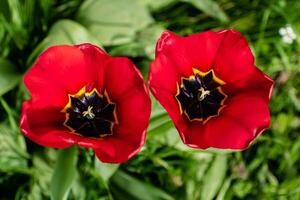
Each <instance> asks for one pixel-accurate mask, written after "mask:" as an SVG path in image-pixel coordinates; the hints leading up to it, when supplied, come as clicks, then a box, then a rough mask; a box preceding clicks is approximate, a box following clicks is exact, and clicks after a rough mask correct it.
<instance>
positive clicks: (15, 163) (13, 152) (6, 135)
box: [0, 123, 29, 172]
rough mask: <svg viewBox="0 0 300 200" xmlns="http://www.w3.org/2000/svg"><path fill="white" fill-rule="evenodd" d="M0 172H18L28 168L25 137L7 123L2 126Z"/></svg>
mask: <svg viewBox="0 0 300 200" xmlns="http://www.w3.org/2000/svg"><path fill="white" fill-rule="evenodd" d="M0 151H1V156H0V171H2V172H3V171H18V170H24V169H26V167H27V160H26V159H27V158H28V157H29V155H28V154H27V152H26V145H25V140H24V137H23V136H22V135H21V134H19V132H14V131H13V130H12V129H10V128H9V126H7V125H6V124H5V123H1V124H0Z"/></svg>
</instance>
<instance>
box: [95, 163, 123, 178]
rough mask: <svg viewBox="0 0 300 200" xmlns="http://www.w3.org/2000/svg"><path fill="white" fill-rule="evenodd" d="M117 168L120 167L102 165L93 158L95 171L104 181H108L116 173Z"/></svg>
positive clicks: (116, 165) (107, 164)
mask: <svg viewBox="0 0 300 200" xmlns="http://www.w3.org/2000/svg"><path fill="white" fill-rule="evenodd" d="M119 166H120V165H118V164H109V163H103V162H101V161H99V160H98V159H97V158H95V169H96V171H97V172H99V174H100V176H101V177H102V178H103V180H104V181H108V180H109V178H110V177H111V176H112V175H114V173H115V172H116V171H117V169H118V168H119Z"/></svg>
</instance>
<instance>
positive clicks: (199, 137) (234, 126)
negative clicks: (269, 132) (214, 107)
mask: <svg viewBox="0 0 300 200" xmlns="http://www.w3.org/2000/svg"><path fill="white" fill-rule="evenodd" d="M257 95H258V93H255V92H251V93H243V94H238V95H236V96H234V97H232V98H231V99H229V100H228V101H227V102H226V105H227V106H226V107H225V108H224V109H223V110H222V112H221V114H220V116H218V117H214V118H212V119H210V120H209V121H208V122H207V123H205V124H202V123H199V122H195V123H193V124H192V125H191V126H190V128H189V129H188V130H187V131H186V133H185V134H186V135H187V137H188V143H187V145H189V146H191V147H194V148H203V149H205V148H208V147H214V148H222V149H245V148H247V147H248V146H249V144H250V143H251V142H252V141H253V140H254V139H255V138H256V137H257V136H258V135H259V134H261V133H262V131H263V130H265V129H267V128H268V127H269V125H270V113H269V109H268V104H267V103H266V102H265V101H264V99H263V98H261V97H259V96H257Z"/></svg>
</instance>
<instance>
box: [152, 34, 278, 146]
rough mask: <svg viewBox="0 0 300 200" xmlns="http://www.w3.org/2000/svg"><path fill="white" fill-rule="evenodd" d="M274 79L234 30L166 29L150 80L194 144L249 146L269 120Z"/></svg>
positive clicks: (186, 139)
mask: <svg viewBox="0 0 300 200" xmlns="http://www.w3.org/2000/svg"><path fill="white" fill-rule="evenodd" d="M273 84H274V82H273V80H272V79H271V78H270V77H268V76H267V75H266V74H264V73H263V72H261V71H260V70H259V69H258V68H256V66H255V65H254V57H253V55H252V53H251V50H250V48H249V46H248V44H247V41H246V40H245V38H244V37H243V36H242V35H241V34H240V33H238V32H237V31H234V30H223V31H219V32H213V31H207V32H203V33H199V34H194V35H191V36H188V37H181V36H177V35H175V34H174V33H172V32H169V31H167V32H164V33H163V34H162V35H161V37H160V39H159V41H158V42H157V46H156V58H155V60H154V61H153V63H152V64H151V68H150V72H149V85H150V89H151V91H152V93H153V94H154V96H155V97H156V98H157V99H158V101H159V102H160V103H161V104H162V106H163V107H164V108H165V109H166V110H167V112H168V114H169V115H170V117H171V119H172V120H173V122H174V124H175V126H176V128H177V130H178V132H179V134H180V136H181V139H182V140H183V142H184V143H185V144H187V145H188V146H190V147H193V148H201V149H205V148H209V147H214V148H226V149H227V148H229V149H245V148H247V147H248V146H249V144H250V143H251V141H253V140H254V139H255V138H256V137H257V136H258V135H259V134H261V133H262V132H263V131H264V130H265V129H266V128H268V127H269V124H270V114H269V109H268V104H269V101H270V98H271V93H272V88H273Z"/></svg>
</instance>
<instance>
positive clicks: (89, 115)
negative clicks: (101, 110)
mask: <svg viewBox="0 0 300 200" xmlns="http://www.w3.org/2000/svg"><path fill="white" fill-rule="evenodd" d="M92 109H93V106H89V107H88V109H87V110H86V111H83V112H82V115H83V116H84V117H86V118H88V119H93V118H94V117H95V114H94V113H93V110H92Z"/></svg>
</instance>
